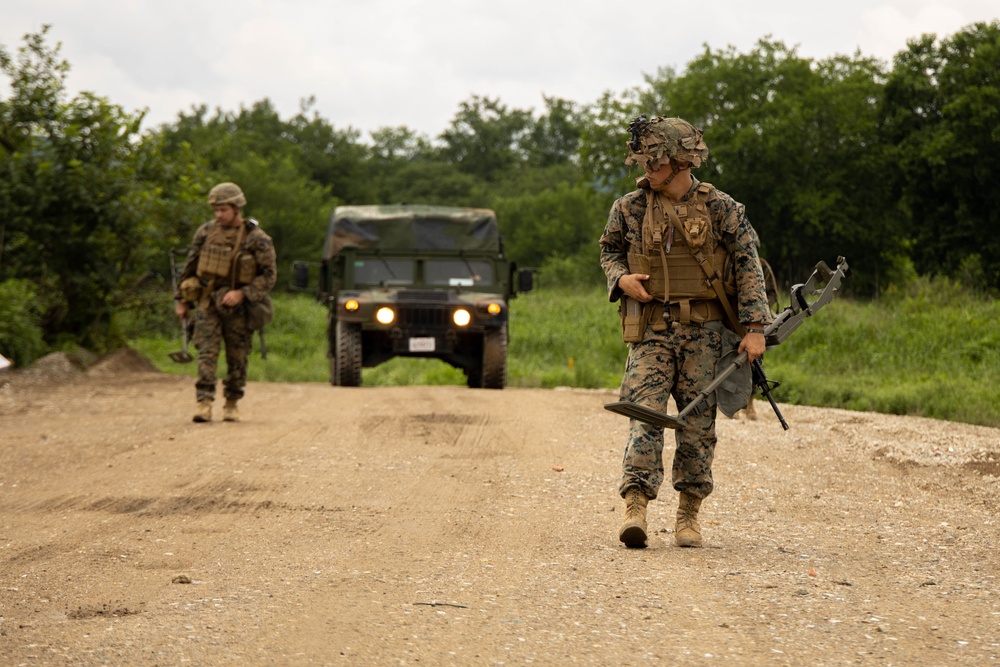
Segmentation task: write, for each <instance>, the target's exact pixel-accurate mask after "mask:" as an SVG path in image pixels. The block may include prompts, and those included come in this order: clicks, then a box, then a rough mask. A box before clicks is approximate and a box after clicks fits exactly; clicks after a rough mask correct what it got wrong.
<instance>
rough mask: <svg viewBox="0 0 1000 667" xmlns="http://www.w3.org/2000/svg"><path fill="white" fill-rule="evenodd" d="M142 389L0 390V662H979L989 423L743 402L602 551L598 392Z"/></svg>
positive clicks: (131, 378)
mask: <svg viewBox="0 0 1000 667" xmlns="http://www.w3.org/2000/svg"><path fill="white" fill-rule="evenodd" d="M145 370H146V369H144V368H143V367H141V365H140V366H138V367H130V366H129V365H128V364H122V363H119V364H118V365H117V366H115V365H113V364H112V365H108V364H105V365H104V366H102V365H100V364H99V365H97V366H95V367H93V368H92V369H91V371H90V372H89V373H86V374H78V375H71V374H70V375H66V376H60V377H49V378H45V377H42V378H37V377H36V378H30V377H11V376H10V375H8V376H0V386H2V388H0V578H2V581H0V664H2V665H412V664H422V665H529V664H531V665H637V664H643V663H646V664H677V665H706V664H719V665H947V664H961V665H990V664H1000V597H998V581H997V575H998V569H1000V568H998V563H1000V556H998V554H997V549H996V544H997V540H998V537H1000V529H998V526H997V510H998V505H1000V494H998V491H1000V481H998V479H1000V478H998V477H997V475H1000V464H998V463H997V461H1000V431H998V430H997V429H988V428H981V427H973V426H966V425H958V424H951V423H947V422H939V421H933V420H926V419H917V418H904V417H892V416H884V415H874V414H868V413H854V412H846V411H840V410H823V409H815V408H801V407H795V406H787V405H786V406H782V408H783V411H784V414H785V417H786V418H787V420H788V421H789V423H790V425H791V430H789V431H787V432H783V431H782V430H781V428H780V426H779V424H778V423H777V421H776V420H774V419H773V418H772V417H771V415H770V414H769V411H768V410H767V409H766V406H759V408H760V409H759V412H760V414H761V419H760V421H757V422H748V421H736V420H726V419H722V420H720V422H719V433H720V447H719V450H718V456H717V462H716V481H717V491H716V493H715V494H714V495H713V496H712V497H711V498H710V499H709V500H707V501H706V502H705V505H704V507H703V513H702V527H703V529H704V531H705V538H706V543H707V546H706V548H703V549H683V550H682V549H678V548H676V547H674V546H673V545H672V539H671V538H672V536H671V534H670V530H671V528H672V525H673V521H672V514H673V512H674V510H675V499H674V498H673V497H672V495H671V496H670V497H668V498H663V499H662V501H656V502H653V503H651V504H650V529H651V531H652V532H653V536H652V537H653V539H652V540H651V544H650V547H649V548H648V549H645V550H627V549H625V548H624V547H622V546H621V545H620V543H619V542H618V541H617V538H616V531H617V527H618V524H619V522H620V520H621V515H622V503H621V501H620V499H619V498H618V497H617V496H616V492H615V487H616V482H617V468H618V465H619V462H620V458H621V450H622V445H623V442H624V436H625V433H626V428H627V420H625V419H624V418H622V417H620V416H617V415H614V414H612V413H610V412H607V411H605V410H603V409H602V406H603V404H604V403H606V402H608V401H609V400H614V396H613V395H612V394H610V393H608V392H588V391H568V390H567V391H560V390H551V391H550V390H526V389H508V390H504V391H485V390H469V389H466V388H463V387H422V388H412V387H411V388H360V389H350V388H334V387H330V386H327V385H323V384H294V385H283V384H252V385H251V386H250V387H249V389H248V393H247V398H246V400H245V401H244V402H243V404H242V407H243V412H244V421H243V422H242V423H237V424H233V423H223V422H220V421H216V422H213V423H211V424H194V423H192V422H191V421H190V416H191V412H192V408H193V396H194V391H193V387H192V382H191V380H189V379H187V378H178V377H175V376H166V375H162V374H159V373H155V372H139V371H145ZM5 381H6V383H5ZM217 412H219V408H218V407H217Z"/></svg>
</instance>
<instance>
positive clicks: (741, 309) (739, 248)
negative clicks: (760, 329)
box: [708, 190, 772, 324]
mask: <svg viewBox="0 0 1000 667" xmlns="http://www.w3.org/2000/svg"><path fill="white" fill-rule="evenodd" d="M708 209H709V213H710V215H711V216H712V219H713V222H714V223H715V224H716V225H717V228H716V231H718V232H719V236H720V237H721V239H722V243H723V244H725V246H726V250H727V252H729V256H730V257H731V258H732V266H733V268H734V271H735V275H736V290H737V294H738V297H737V298H738V311H737V313H736V316H737V317H738V318H739V320H740V323H741V324H750V323H752V322H758V323H761V324H768V323H770V322H771V319H772V315H771V308H770V306H768V303H767V292H766V291H765V289H764V271H763V269H761V266H760V258H759V257H758V256H757V245H758V238H757V232H756V231H755V230H754V228H753V227H751V226H750V220H748V219H747V215H746V208H745V207H744V206H743V204H740V203H739V202H737V201H736V200H735V199H733V198H732V197H730V196H729V195H727V194H726V193H724V192H722V191H720V190H714V191H713V192H712V193H711V194H710V195H709V200H708Z"/></svg>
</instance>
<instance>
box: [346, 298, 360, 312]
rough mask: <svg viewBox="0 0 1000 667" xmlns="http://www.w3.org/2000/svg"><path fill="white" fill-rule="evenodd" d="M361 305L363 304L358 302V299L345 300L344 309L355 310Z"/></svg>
mask: <svg viewBox="0 0 1000 667" xmlns="http://www.w3.org/2000/svg"><path fill="white" fill-rule="evenodd" d="M360 307H361V304H360V303H358V300H357V299H348V300H347V301H345V302H344V310H350V311H352V312H353V311H355V310H357V309H358V308H360Z"/></svg>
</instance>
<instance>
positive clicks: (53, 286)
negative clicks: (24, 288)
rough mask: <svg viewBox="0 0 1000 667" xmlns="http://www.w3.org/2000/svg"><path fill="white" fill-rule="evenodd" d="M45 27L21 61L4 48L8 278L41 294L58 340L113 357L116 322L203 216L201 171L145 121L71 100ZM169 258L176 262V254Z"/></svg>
mask: <svg viewBox="0 0 1000 667" xmlns="http://www.w3.org/2000/svg"><path fill="white" fill-rule="evenodd" d="M48 29H49V28H48V26H45V27H44V28H43V29H42V30H41V32H39V33H37V34H29V35H26V37H25V46H23V47H22V48H21V49H20V50H19V56H18V58H17V59H16V60H15V59H14V58H11V57H10V56H9V55H8V54H7V53H6V51H4V50H2V49H0V68H2V72H3V74H4V75H5V76H6V77H7V78H9V79H10V90H11V96H10V97H9V98H7V99H0V136H2V137H3V140H2V141H0V145H2V148H0V220H2V221H3V222H2V223H0V224H2V231H0V239H2V240H3V245H2V247H0V280H5V279H9V278H20V279H27V280H30V281H31V282H33V283H35V284H37V285H38V286H39V289H38V297H39V300H40V311H41V313H42V317H41V322H42V330H43V332H44V337H45V341H46V343H48V344H49V345H53V344H64V343H75V344H80V345H83V346H86V347H90V348H92V349H95V350H98V351H102V350H106V349H109V348H112V347H114V346H116V345H117V344H118V343H119V342H120V338H119V336H118V334H117V332H116V331H115V330H114V328H113V316H114V314H115V312H116V311H117V309H118V308H120V307H122V306H123V305H124V304H125V303H126V302H127V301H128V300H129V299H130V298H131V294H132V293H133V292H134V291H135V290H137V289H138V288H139V287H140V285H141V284H142V283H143V281H144V280H145V279H146V278H147V277H148V276H149V275H150V272H151V270H152V267H153V266H154V265H155V263H156V258H157V257H158V256H160V254H161V253H163V252H164V250H165V248H164V244H165V243H169V242H170V241H171V240H172V239H171V237H172V235H173V230H175V229H176V222H175V218H174V216H179V215H184V214H185V213H186V212H188V211H189V210H190V209H191V205H190V204H191V202H193V199H194V196H193V191H194V189H195V183H196V182H197V178H196V177H197V166H196V165H194V164H192V163H191V162H190V161H185V162H181V163H176V162H170V161H166V160H164V159H163V158H162V156H161V155H160V153H159V149H160V147H161V146H160V144H159V143H158V142H156V141H150V142H144V141H142V140H141V137H140V136H139V124H140V122H141V120H142V114H141V113H139V114H130V113H127V112H126V111H125V110H123V109H122V108H121V107H119V106H117V105H113V104H111V103H109V102H108V101H107V100H105V99H104V98H101V97H98V96H96V95H94V94H93V93H82V94H80V95H79V96H77V97H76V98H74V99H67V95H66V92H65V86H64V83H65V77H66V74H67V72H68V71H69V69H70V68H69V64H68V63H67V62H65V61H63V60H60V59H59V56H58V53H59V48H60V47H59V45H57V46H56V47H55V48H54V49H52V48H49V47H48V45H47V44H46V42H45V35H46V33H47V32H48ZM164 256H165V255H164Z"/></svg>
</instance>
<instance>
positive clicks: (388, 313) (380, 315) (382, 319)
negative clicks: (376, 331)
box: [375, 306, 396, 324]
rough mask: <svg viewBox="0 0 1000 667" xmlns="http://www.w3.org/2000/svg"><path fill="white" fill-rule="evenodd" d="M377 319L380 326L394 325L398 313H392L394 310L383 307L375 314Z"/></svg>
mask: <svg viewBox="0 0 1000 667" xmlns="http://www.w3.org/2000/svg"><path fill="white" fill-rule="evenodd" d="M375 319H376V320H378V321H379V323H380V324H392V321H393V320H394V319H396V313H394V312H393V311H392V308H388V307H385V306H383V307H382V308H379V309H378V311H377V312H376V313H375Z"/></svg>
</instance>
